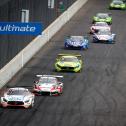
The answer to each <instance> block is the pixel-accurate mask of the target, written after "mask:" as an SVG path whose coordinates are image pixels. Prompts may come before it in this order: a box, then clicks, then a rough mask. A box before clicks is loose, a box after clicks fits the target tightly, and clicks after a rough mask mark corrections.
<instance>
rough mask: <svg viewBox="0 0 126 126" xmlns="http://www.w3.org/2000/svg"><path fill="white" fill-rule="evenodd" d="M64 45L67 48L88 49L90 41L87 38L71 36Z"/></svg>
mask: <svg viewBox="0 0 126 126" xmlns="http://www.w3.org/2000/svg"><path fill="white" fill-rule="evenodd" d="M64 45H65V48H78V49H88V47H89V39H88V37H87V36H69V37H67V39H66V40H65V44H64Z"/></svg>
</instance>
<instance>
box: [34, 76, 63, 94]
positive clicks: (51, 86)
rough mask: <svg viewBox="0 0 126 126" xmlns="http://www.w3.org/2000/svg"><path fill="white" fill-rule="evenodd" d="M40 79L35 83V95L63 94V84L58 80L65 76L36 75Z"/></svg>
mask: <svg viewBox="0 0 126 126" xmlns="http://www.w3.org/2000/svg"><path fill="white" fill-rule="evenodd" d="M36 76H37V77H38V78H39V79H38V80H37V81H35V82H34V86H33V93H35V94H37V95H44V94H46V95H50V96H52V95H53V96H57V95H61V94H62V92H63V83H62V82H60V81H59V80H58V79H59V78H63V76H58V75H36Z"/></svg>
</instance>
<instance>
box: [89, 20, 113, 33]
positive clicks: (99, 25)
mask: <svg viewBox="0 0 126 126" xmlns="http://www.w3.org/2000/svg"><path fill="white" fill-rule="evenodd" d="M101 29H105V30H109V31H110V30H111V26H110V25H108V24H107V23H106V22H96V23H95V24H93V25H92V26H91V27H90V33H91V34H93V33H96V32H98V31H99V30H101Z"/></svg>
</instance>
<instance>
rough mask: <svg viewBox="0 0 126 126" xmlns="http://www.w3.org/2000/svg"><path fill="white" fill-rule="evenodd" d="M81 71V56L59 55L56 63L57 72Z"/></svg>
mask: <svg viewBox="0 0 126 126" xmlns="http://www.w3.org/2000/svg"><path fill="white" fill-rule="evenodd" d="M81 69H82V60H81V55H72V54H58V56H57V59H56V63H55V70H56V71H71V72H80V71H81Z"/></svg>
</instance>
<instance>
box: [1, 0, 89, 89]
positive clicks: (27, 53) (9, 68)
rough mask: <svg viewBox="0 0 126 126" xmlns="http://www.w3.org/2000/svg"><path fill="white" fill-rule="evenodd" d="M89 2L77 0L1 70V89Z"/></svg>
mask: <svg viewBox="0 0 126 126" xmlns="http://www.w3.org/2000/svg"><path fill="white" fill-rule="evenodd" d="M87 1H88V0H77V1H76V2H75V3H73V4H72V5H71V7H69V8H68V9H67V10H66V11H65V12H64V13H63V14H62V15H60V16H59V17H58V18H57V19H56V20H55V21H54V22H53V23H52V24H51V25H49V26H48V27H47V28H46V29H45V30H44V31H43V32H42V35H39V36H37V37H36V38H35V39H34V40H33V41H31V42H30V44H29V45H28V46H26V47H25V48H24V49H23V50H22V51H20V52H19V53H18V54H17V55H16V56H15V57H14V58H13V59H12V60H11V61H10V62H9V63H8V64H7V65H5V66H4V67H3V68H2V69H1V70H0V88H2V87H3V86H4V85H5V84H6V83H7V82H8V81H9V80H11V78H12V77H13V76H14V75H15V74H16V73H17V72H18V71H19V70H21V69H22V68H23V66H24V65H25V64H26V63H27V62H28V61H29V60H30V59H31V58H32V57H33V56H34V55H35V54H36V53H37V52H38V51H39V50H40V49H41V48H42V46H44V45H45V44H46V43H47V42H48V41H49V40H50V39H51V38H52V37H53V36H54V35H55V34H56V33H57V32H58V31H59V30H60V29H61V28H62V27H63V26H64V25H65V24H66V23H67V22H68V21H69V20H70V19H71V18H72V17H73V15H74V14H75V13H76V12H77V11H78V10H79V9H80V8H81V7H82V6H83V5H84V4H85V3H86V2H87Z"/></svg>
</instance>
